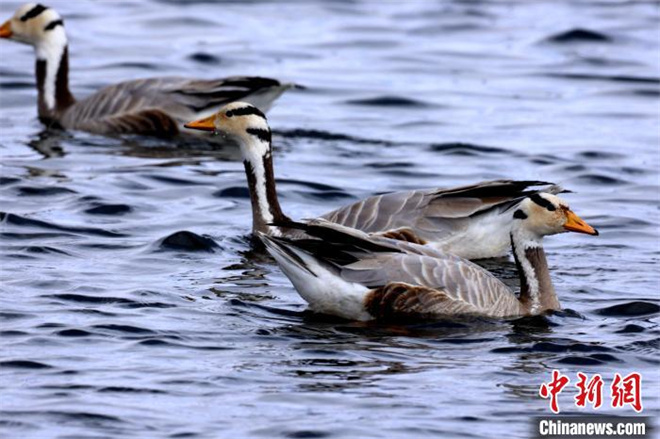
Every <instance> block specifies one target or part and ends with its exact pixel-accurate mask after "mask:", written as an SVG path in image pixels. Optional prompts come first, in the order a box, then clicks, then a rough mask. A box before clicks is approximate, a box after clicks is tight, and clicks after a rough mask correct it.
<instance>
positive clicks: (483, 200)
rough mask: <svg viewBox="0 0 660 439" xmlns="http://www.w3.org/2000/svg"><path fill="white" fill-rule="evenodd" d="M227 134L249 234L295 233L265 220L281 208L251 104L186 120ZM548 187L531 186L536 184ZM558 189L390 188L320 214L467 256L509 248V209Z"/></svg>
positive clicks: (510, 184)
mask: <svg viewBox="0 0 660 439" xmlns="http://www.w3.org/2000/svg"><path fill="white" fill-rule="evenodd" d="M185 126H186V127H187V128H190V129H197V130H202V131H210V132H214V133H219V134H222V135H224V136H227V137H230V138H232V139H233V140H234V141H235V142H237V143H238V144H239V145H240V149H241V154H242V156H243V161H244V164H245V173H246V174H247V180H248V186H249V189H250V199H251V201H252V230H253V232H254V233H256V232H262V233H265V234H270V235H275V236H280V235H283V234H284V235H287V234H288V235H289V236H300V235H301V233H300V231H299V230H293V231H291V230H286V229H282V228H280V227H276V226H270V224H272V223H274V222H279V223H281V222H283V221H285V220H287V219H288V218H287V217H286V216H285V215H284V214H283V213H282V208H281V207H280V203H279V201H278V199H277V191H276V189H275V178H274V177H273V157H272V146H271V133H270V128H269V126H268V122H267V120H266V116H264V114H263V113H262V112H261V111H259V110H258V109H257V108H255V107H254V106H252V105H250V104H247V103H244V102H233V103H231V104H229V105H227V106H225V107H223V108H222V109H221V110H220V111H219V112H218V113H216V114H214V115H212V116H210V117H207V118H205V119H201V120H197V121H195V122H190V123H188V124H186V125H185ZM539 185H546V186H545V187H542V188H539V189H536V188H534V186H539ZM541 191H547V192H549V193H557V192H560V191H561V189H560V188H559V187H557V186H553V185H550V184H549V183H543V182H539V181H512V180H496V181H487V182H483V183H479V184H476V185H472V186H464V187H457V188H451V189H431V190H418V191H409V192H394V193H391V194H386V195H379V196H375V197H370V198H367V199H365V200H363V201H359V202H357V203H354V204H351V205H349V206H346V207H343V208H340V209H338V210H335V211H332V212H330V213H328V214H325V215H323V216H322V218H325V219H328V220H330V221H332V222H335V223H338V224H343V225H346V226H349V227H353V228H357V229H360V230H364V231H366V232H370V233H373V234H376V235H381V236H385V237H390V238H396V239H400V240H404V241H409V242H416V243H423V244H428V245H429V246H432V247H434V248H436V249H439V250H442V251H444V252H448V253H453V254H456V255H459V256H462V257H464V258H468V259H478V258H491V257H497V256H504V255H506V254H508V251H509V248H510V242H509V230H510V227H511V221H510V218H511V212H513V211H515V209H516V208H517V207H518V205H519V204H520V203H521V202H522V200H523V199H524V198H525V197H529V199H530V201H531V202H532V203H535V204H537V205H538V206H540V207H544V206H545V205H546V204H547V201H546V200H545V199H544V198H542V197H541V195H540V194H542V193H543V192H541Z"/></svg>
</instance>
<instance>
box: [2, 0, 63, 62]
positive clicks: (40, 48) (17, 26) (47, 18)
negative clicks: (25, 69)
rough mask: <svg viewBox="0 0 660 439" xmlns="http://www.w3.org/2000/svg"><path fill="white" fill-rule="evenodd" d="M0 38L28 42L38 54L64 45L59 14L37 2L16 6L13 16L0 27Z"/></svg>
mask: <svg viewBox="0 0 660 439" xmlns="http://www.w3.org/2000/svg"><path fill="white" fill-rule="evenodd" d="M0 38H6V39H10V40H14V41H18V42H20V43H25V44H29V45H31V46H33V47H34V48H35V50H36V51H37V53H38V54H39V53H40V52H44V53H45V52H48V51H49V49H50V48H51V47H53V46H55V47H58V48H59V47H60V46H64V45H66V33H65V32H64V22H63V21H62V17H60V14H58V13H57V11H55V10H54V9H51V8H49V7H47V6H44V5H41V4H37V3H27V4H24V5H23V6H21V7H20V8H18V9H17V10H16V12H15V13H14V16H13V17H11V18H10V19H9V20H7V21H6V22H5V23H4V24H3V25H2V26H1V27H0ZM51 50H52V49H51Z"/></svg>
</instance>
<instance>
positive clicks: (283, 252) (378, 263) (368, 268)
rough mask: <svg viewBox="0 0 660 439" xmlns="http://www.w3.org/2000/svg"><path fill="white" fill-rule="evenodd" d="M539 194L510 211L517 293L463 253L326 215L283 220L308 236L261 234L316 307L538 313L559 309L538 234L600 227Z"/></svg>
mask: <svg viewBox="0 0 660 439" xmlns="http://www.w3.org/2000/svg"><path fill="white" fill-rule="evenodd" d="M540 196H541V198H542V199H543V200H545V201H546V202H547V204H546V206H545V207H541V206H539V205H538V204H537V203H535V202H534V201H531V200H530V199H529V198H525V199H524V200H523V201H522V202H521V203H520V205H519V206H517V208H516V210H515V211H513V212H511V213H510V217H509V218H510V221H511V222H512V223H513V224H512V227H511V228H510V230H511V232H510V245H511V246H512V248H513V254H514V258H515V260H516V265H517V267H518V273H519V276H520V285H521V291H520V294H519V296H516V295H515V294H514V292H513V291H512V290H510V289H509V288H508V287H507V286H506V285H505V284H504V283H502V282H501V281H500V280H498V279H497V278H496V277H495V276H493V275H492V274H491V273H489V272H488V271H487V270H485V269H484V268H482V267H480V266H478V265H476V264H474V263H472V262H470V261H468V260H466V259H464V258H461V257H458V256H455V255H450V254H447V253H443V252H440V251H438V250H437V249H434V248H431V247H428V246H422V245H419V244H414V243H407V242H401V241H396V240H392V239H390V238H383V237H378V236H370V235H368V234H366V233H364V232H361V231H357V230H355V229H350V228H347V227H345V226H341V225H338V224H335V223H331V222H327V221H326V220H313V221H310V222H309V223H307V224H303V223H288V227H291V228H297V229H300V230H302V231H304V232H305V235H306V236H307V237H306V238H300V239H291V238H286V237H277V236H268V235H266V234H261V235H260V236H261V238H262V239H263V241H264V243H265V245H266V248H267V249H268V251H269V252H270V254H271V255H272V256H273V257H274V258H275V260H276V261H277V262H278V264H279V266H280V267H281V268H282V271H283V272H284V273H285V274H286V276H287V277H288V278H289V279H290V280H291V283H292V284H293V285H294V287H295V288H296V290H297V291H298V292H299V293H300V295H301V297H303V299H305V300H306V301H307V302H308V303H309V305H310V308H311V309H312V310H313V311H315V312H319V313H323V314H330V315H335V316H338V317H342V318H346V319H350V320H362V321H367V320H419V319H437V318H443V317H448V316H486V317H494V318H504V317H519V316H525V315H537V314H540V313H543V312H546V311H549V310H558V309H560V308H561V307H560V304H559V299H558V298H557V295H556V293H555V290H554V287H553V285H552V281H551V279H550V273H549V270H548V265H547V261H546V257H545V252H544V251H543V247H542V244H541V241H542V238H543V236H545V235H550V234H555V233H561V232H564V231H574V232H580V233H587V234H590V235H597V234H598V232H597V231H596V230H595V229H593V228H592V227H591V226H589V225H587V224H586V223H585V222H584V221H582V220H581V219H580V218H579V217H578V216H577V215H575V214H574V213H573V212H572V211H571V210H570V209H569V208H568V206H567V205H566V204H565V203H564V202H563V201H562V200H561V199H559V198H558V197H556V196H554V195H550V194H541V195H540Z"/></svg>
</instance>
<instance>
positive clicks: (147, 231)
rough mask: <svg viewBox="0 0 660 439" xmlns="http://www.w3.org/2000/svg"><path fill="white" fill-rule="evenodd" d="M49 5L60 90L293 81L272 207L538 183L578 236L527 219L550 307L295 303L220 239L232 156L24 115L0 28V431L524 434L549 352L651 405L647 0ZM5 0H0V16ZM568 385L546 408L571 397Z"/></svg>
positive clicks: (658, 71)
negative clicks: (588, 229) (622, 384)
mask: <svg viewBox="0 0 660 439" xmlns="http://www.w3.org/2000/svg"><path fill="white" fill-rule="evenodd" d="M50 5H52V6H54V7H56V8H57V9H58V10H59V11H60V12H61V13H62V15H63V16H64V17H65V20H66V26H67V27H66V28H67V32H68V33H69V37H70V40H71V41H70V46H71V47H70V52H71V54H72V59H71V63H72V88H73V91H74V92H75V94H76V95H78V96H84V95H86V94H88V93H90V92H91V91H93V90H95V89H97V88H98V87H100V86H102V85H105V84H109V83H112V82H116V81H119V80H122V79H129V78H138V77H147V76H157V75H188V76H200V77H208V78H211V77H218V76H228V75H233V74H251V75H257V74H258V75H265V76H272V77H275V78H279V79H283V80H287V81H295V82H297V83H300V84H303V85H305V86H307V87H308V88H307V89H306V90H300V91H293V92H289V93H288V94H286V95H285V96H283V97H282V98H281V99H280V100H279V102H278V103H277V105H276V107H275V108H274V109H273V110H272V111H271V112H270V114H269V120H270V122H271V125H272V127H273V129H274V130H275V136H274V142H275V147H276V151H275V166H276V170H275V173H276V175H277V176H278V183H279V186H278V190H279V192H280V196H281V198H282V204H283V206H284V208H285V210H286V211H287V213H289V214H290V215H291V216H292V217H295V218H299V217H310V216H314V215H317V214H321V213H324V212H327V211H329V210H331V209H333V208H335V207H337V206H340V205H343V204H346V203H349V202H353V201H355V200H358V199H360V198H362V197H365V196H368V195H370V194H374V193H377V192H382V191H389V190H401V189H412V188H419V187H434V186H448V185H456V184H464V183H470V182H475V181H479V180H484V179H493V178H517V179H541V180H550V181H555V182H557V183H560V184H563V185H565V186H566V187H568V188H570V189H572V190H573V191H574V192H575V193H573V194H569V195H567V196H566V198H567V200H568V201H569V202H570V203H571V205H572V207H573V208H574V209H575V210H576V211H577V212H578V213H579V214H580V215H581V216H583V217H584V218H585V219H586V220H587V221H588V222H589V223H592V224H593V225H595V226H596V227H597V228H598V229H600V231H601V236H599V237H597V238H594V237H588V236H568V235H562V236H557V237H552V238H550V239H548V240H547V251H548V258H549V261H550V265H551V269H552V272H553V279H554V282H555V286H556V288H557V290H558V294H559V296H560V298H561V300H562V303H563V306H564V307H565V311H563V312H560V313H557V314H555V315H552V316H548V317H539V318H533V319H523V320H518V321H514V322H485V321H483V322H474V323H470V324H459V323H442V322H441V323H437V324H430V325H428V324H427V325H418V326H398V327H395V326H383V325H365V324H358V323H352V322H345V321H340V320H336V319H331V318H323V317H319V316H314V315H311V314H310V313H309V312H306V311H305V308H306V307H305V304H304V302H303V301H302V299H301V298H300V297H299V296H298V295H297V293H296V292H295V290H294V289H293V288H292V287H291V285H290V283H289V282H288V280H287V279H286V278H285V277H284V276H283V275H282V274H281V273H280V271H279V269H278V268H277V267H276V266H275V265H274V264H273V262H272V261H271V260H270V259H268V258H267V257H265V256H264V255H263V254H260V253H258V252H257V251H255V250H254V249H252V248H251V246H250V243H249V240H248V239H247V238H246V235H247V234H248V232H249V228H250V219H251V215H250V203H249V198H248V194H247V190H246V183H245V176H244V173H243V167H242V164H241V163H240V162H238V161H236V160H235V158H236V157H235V156H236V154H235V152H232V151H215V150H211V149H209V148H208V147H203V146H200V147H199V148H190V147H187V148H183V147H179V148H177V147H174V146H172V145H171V144H167V143H164V142H162V141H157V140H156V141H154V140H145V139H124V140H122V139H109V138H103V137H98V136H92V135H88V134H84V133H77V132H76V133H43V132H41V131H42V127H41V126H40V124H39V123H38V121H37V120H36V102H35V100H36V98H35V94H36V91H35V86H34V78H33V72H32V69H33V64H34V58H33V53H32V51H31V49H30V48H28V47H27V46H21V45H19V44H15V43H10V42H7V41H0V54H1V55H2V60H3V61H2V64H1V65H0V104H1V106H0V133H1V137H0V151H1V152H2V174H1V178H0V200H1V201H0V203H1V204H0V207H1V210H2V211H3V213H2V214H1V216H0V220H1V223H0V231H1V233H2V241H1V243H0V268H1V273H0V278H1V287H2V294H1V295H0V321H1V322H2V323H1V326H0V331H2V332H1V333H0V336H1V338H0V345H1V349H0V386H1V387H2V390H1V392H2V397H1V401H0V430H1V431H3V432H4V435H6V437H30V438H31V437H62V438H64V437H76V438H79V437H173V438H174V437H200V438H201V437H236V438H243V437H245V438H247V437H250V438H252V437H255V438H256V437H264V438H273V437H288V438H302V437H307V438H320V437H333V438H334V437H336V438H340V437H341V438H355V437H379V438H380V437H382V438H397V437H476V438H492V437H526V436H528V435H529V434H530V424H529V419H530V417H531V416H536V415H544V414H547V413H549V409H548V403H547V401H545V400H542V399H540V398H539V397H538V387H539V385H540V383H541V382H543V381H547V380H548V379H549V376H550V371H551V370H552V369H554V368H557V369H559V370H561V371H562V372H563V373H565V374H567V375H569V376H570V377H571V378H572V379H576V373H577V371H583V372H585V373H588V374H590V375H591V374H594V373H600V374H602V375H603V377H604V378H605V379H606V383H609V381H610V378H611V376H612V374H614V373H615V372H620V373H622V374H625V373H629V372H631V371H640V372H642V374H643V379H644V381H643V389H644V395H643V397H644V404H645V413H647V414H649V415H653V416H657V414H658V411H659V408H660V402H659V399H658V395H660V392H658V390H660V372H659V371H660V368H659V367H658V366H659V365H660V356H659V355H658V351H659V346H658V344H659V343H658V340H659V337H658V336H659V333H660V330H659V329H658V321H659V319H658V309H659V306H658V290H659V287H660V275H659V272H658V256H659V250H660V242H659V225H660V219H659V207H660V202H659V201H660V200H659V196H660V195H659V194H660V191H659V180H658V175H659V168H660V155H659V151H660V134H659V130H660V114H659V111H660V110H659V108H660V107H659V105H658V102H659V96H660V53H659V51H660V43H659V41H658V39H659V37H658V35H659V32H660V29H659V25H658V23H659V22H660V21H658V18H659V15H660V14H659V9H658V4H657V3H654V2H648V3H646V2H636V3H632V2H615V1H614V2H595V1H594V2H589V1H585V2H580V3H579V4H573V3H572V2H565V3H561V2H547V3H544V2H512V1H502V2H497V3H488V2H480V1H470V2H462V1H461V2H459V1H456V2H431V1H417V2H391V3H389V2H385V3H382V2H362V1H345V2H319V3H308V2H289V3H284V4H271V3H262V2H237V3H226V4H217V3H213V2H206V1H186V2H184V1H176V0H161V1H142V2H132V1H112V2H111V1H105V2H78V1H76V2H73V1H51V2H50ZM17 6H18V3H17V2H13V1H7V0H3V1H2V3H1V4H0V19H4V18H6V17H8V16H10V15H11V14H12V13H13V11H14V10H15V8H16V7H17ZM493 267H494V268H497V273H498V275H500V276H502V277H504V278H514V277H515V271H514V269H513V264H512V263H510V262H509V263H505V264H504V265H502V264H495V265H493ZM573 394H574V393H571V391H567V392H565V393H564V394H562V396H561V397H560V404H561V406H562V408H563V411H564V413H569V414H570V413H582V412H590V411H589V410H577V409H575V407H574V406H573V403H572V395H573ZM606 401H609V399H606ZM600 412H601V413H612V412H614V411H613V410H612V409H609V408H608V409H603V410H601V411H600ZM617 413H622V414H624V413H625V414H633V413H632V411H631V410H630V409H624V410H619V411H618V412H617Z"/></svg>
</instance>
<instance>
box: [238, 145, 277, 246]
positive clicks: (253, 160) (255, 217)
mask: <svg viewBox="0 0 660 439" xmlns="http://www.w3.org/2000/svg"><path fill="white" fill-rule="evenodd" d="M263 137H264V138H259V137H256V136H250V138H249V139H245V140H243V142H242V144H241V151H242V153H243V164H244V165H245V174H246V175H247V180H248V186H249V190H250V201H251V204H252V231H253V232H262V233H267V234H271V235H272V234H278V233H279V228H277V227H272V226H270V225H269V224H271V223H273V222H278V221H284V220H287V219H288V218H287V217H286V216H285V215H284V214H283V213H282V209H281V207H280V203H279V200H278V198H277V190H276V187H275V177H274V173H273V155H272V149H271V144H270V141H268V140H266V139H265V137H266V136H263Z"/></svg>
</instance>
